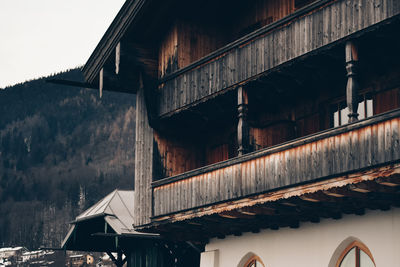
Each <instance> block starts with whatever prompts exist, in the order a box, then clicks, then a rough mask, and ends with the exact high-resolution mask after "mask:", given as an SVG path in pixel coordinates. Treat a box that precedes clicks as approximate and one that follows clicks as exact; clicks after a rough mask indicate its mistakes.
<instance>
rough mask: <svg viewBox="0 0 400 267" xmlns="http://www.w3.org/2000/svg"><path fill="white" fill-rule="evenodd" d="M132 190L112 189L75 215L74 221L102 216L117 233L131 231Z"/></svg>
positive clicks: (132, 212)
mask: <svg viewBox="0 0 400 267" xmlns="http://www.w3.org/2000/svg"><path fill="white" fill-rule="evenodd" d="M133 194H134V191H122V190H114V191H113V192H111V193H110V194H108V195H107V196H106V197H104V198H103V199H101V200H100V201H99V202H97V203H96V204H95V205H93V206H92V207H90V208H89V209H87V210H86V211H84V212H83V213H82V214H80V215H79V216H78V217H76V219H75V221H74V223H75V224H76V223H78V222H81V221H85V220H90V219H92V218H94V217H99V216H104V218H105V220H106V221H107V223H109V224H110V226H111V227H112V228H113V230H114V231H115V232H116V233H117V234H122V233H130V232H132V231H133V214H134V211H133V209H134V197H133Z"/></svg>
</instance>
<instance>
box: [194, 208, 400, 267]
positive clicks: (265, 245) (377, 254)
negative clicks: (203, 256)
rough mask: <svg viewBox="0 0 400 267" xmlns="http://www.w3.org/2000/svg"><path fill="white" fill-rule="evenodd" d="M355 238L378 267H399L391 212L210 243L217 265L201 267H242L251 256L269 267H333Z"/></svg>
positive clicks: (397, 231)
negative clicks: (338, 252)
mask: <svg viewBox="0 0 400 267" xmlns="http://www.w3.org/2000/svg"><path fill="white" fill-rule="evenodd" d="M349 237H350V238H349ZM352 237H354V238H357V239H358V240H359V241H361V242H362V243H364V244H365V245H366V246H367V247H368V248H369V249H370V251H371V253H372V255H373V257H374V260H375V263H376V266H377V267H390V266H400V209H399V208H392V209H391V210H389V211H371V210H367V211H366V214H365V215H363V216H357V215H345V216H344V217H343V218H342V219H340V220H333V219H323V220H321V222H320V223H317V224H315V223H302V224H300V227H299V228H298V229H290V228H280V229H279V230H278V231H274V230H262V231H261V232H260V233H257V234H254V233H244V234H243V235H242V236H239V237H236V236H227V237H226V238H225V239H211V240H210V243H209V244H208V245H207V246H206V253H207V251H218V253H214V255H215V257H216V258H215V262H218V264H215V266H210V262H211V260H210V259H208V261H207V263H206V262H205V261H203V262H201V267H242V266H238V264H239V262H243V257H246V255H247V257H248V255H249V253H254V254H255V255H257V256H259V257H260V258H261V260H262V261H263V263H264V264H265V266H266V267H294V266H296V267H301V266H304V267H321V266H326V267H331V266H330V265H329V262H330V261H331V258H332V255H333V254H334V252H335V250H336V249H337V248H338V246H339V245H340V244H341V243H342V242H343V241H344V240H346V239H347V240H348V241H349V243H350V241H351V239H352ZM347 240H346V241H347ZM342 245H343V244H342ZM336 257H338V256H336Z"/></svg>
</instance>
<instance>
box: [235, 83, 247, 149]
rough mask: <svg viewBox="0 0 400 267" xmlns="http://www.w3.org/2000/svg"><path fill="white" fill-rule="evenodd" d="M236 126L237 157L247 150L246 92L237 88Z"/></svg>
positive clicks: (241, 88)
mask: <svg viewBox="0 0 400 267" xmlns="http://www.w3.org/2000/svg"><path fill="white" fill-rule="evenodd" d="M237 91H238V119H239V120H238V126H237V141H238V156H241V155H243V154H245V153H247V152H248V149H249V127H248V125H247V105H248V98H247V92H246V90H245V89H244V88H243V87H242V86H239V87H238V89H237Z"/></svg>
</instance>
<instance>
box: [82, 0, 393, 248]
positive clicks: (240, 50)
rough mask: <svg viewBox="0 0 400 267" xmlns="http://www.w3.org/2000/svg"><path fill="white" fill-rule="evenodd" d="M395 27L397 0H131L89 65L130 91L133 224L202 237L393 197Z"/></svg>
mask: <svg viewBox="0 0 400 267" xmlns="http://www.w3.org/2000/svg"><path fill="white" fill-rule="evenodd" d="M150 14H151V15H150ZM154 17H157V18H158V19H157V20H155V19H152V18H154ZM399 29H400V3H399V1H398V0H354V1H346V0H317V1H309V0H307V1H301V0H284V1H278V0H257V1H251V3H250V2H246V1H217V3H214V2H213V1H204V2H201V1H200V2H192V3H190V4H188V3H186V1H183V0H173V1H158V0H153V1H150V0H148V1H145V0H137V1H127V3H126V4H125V6H124V8H123V10H122V11H121V12H120V14H119V16H117V18H116V20H115V22H114V23H113V25H112V27H110V30H109V32H107V33H106V35H105V37H104V38H103V41H102V42H101V43H100V44H99V46H98V48H97V49H96V50H95V53H94V54H93V55H92V57H91V59H89V61H88V63H87V64H86V66H85V68H84V73H85V76H86V79H87V82H88V84H90V85H91V86H93V87H95V86H99V85H101V86H102V87H103V89H104V90H116V91H124V92H130V93H137V117H136V138H137V140H136V157H135V158H136V162H135V164H136V165H135V194H136V197H135V198H136V213H137V214H135V219H136V221H135V225H136V227H137V228H138V229H141V230H143V229H145V230H148V231H154V232H159V233H162V234H165V235H166V236H170V237H171V238H174V234H173V233H175V232H177V231H178V232H180V233H181V234H179V239H182V240H199V239H202V238H201V237H204V236H205V237H212V236H218V235H219V231H220V232H221V233H223V235H225V234H232V233H235V234H238V232H240V231H239V230H238V229H239V228H241V227H244V228H245V229H246V230H249V231H257V229H259V228H262V227H270V228H277V227H281V226H289V225H292V226H296V225H298V222H299V221H301V220H311V221H318V218H319V217H323V216H328V217H329V216H331V217H340V216H339V215H338V214H341V213H343V212H348V213H357V212H358V213H359V210H360V209H364V208H377V206H376V205H375V204H374V203H373V201H371V200H370V199H369V196H367V195H365V194H364V193H367V192H372V194H377V195H378V198H379V201H380V202H379V201H378V202H379V203H381V204H380V206H379V207H380V208H382V209H386V208H387V207H388V206H389V207H390V205H398V204H399V196H398V194H397V191H395V190H391V189H388V188H386V189H382V184H383V187H384V186H385V185H386V186H389V187H393V188H397V186H398V184H399V182H398V171H399V168H398V163H399V161H400V152H399V151H400V150H399V142H400V136H399V134H400V128H399V127H400V126H399V118H400V111H399V108H400V95H399V90H400V75H399V74H400V53H399V51H398V47H400V37H399V35H398V32H399ZM114 48H116V53H115V56H114V50H113V49H114ZM117 66H118V67H117ZM117 69H118V71H116V70H117ZM100 70H102V71H100ZM100 72H101V73H103V74H102V75H99V73H100ZM346 108H347V109H346ZM377 179H378V180H377ZM324 181H325V182H326V183H324ZM378 181H379V182H378ZM357 186H359V188H358V187H357ZM305 188H306V189H305ZM357 188H358V189H357ZM360 188H361V189H360ZM357 190H358V191H357ZM362 190H364V191H362ZM293 192H295V193H293ZM310 194H311V195H310ZM321 194H322V195H324V196H325V197H321ZM335 194H336V195H335ZM360 194H361V195H360ZM363 194H364V195H363ZM339 195H340V196H341V197H346V199H345V200H343V199H341V200H340V199H339V198H340V197H339ZM299 198H301V199H300V200H299ZM285 199H286V200H287V201H288V202H290V203H289V205H286V204H282V203H281V202H284V201H285ZM313 200H315V201H314V202H320V203H322V202H324V204H321V205H320V207H319V208H318V207H314V206H312V205H313V204H310V203H309V202H313ZM342 200H343V201H342ZM325 202H326V203H325ZM339 202H340V203H342V204H343V205H342V204H340V203H339ZM353 202H354V203H358V204H359V205H358V204H357V205H358V206H357V207H355V206H354V205H353V204H351V203H353ZM378 202H377V203H378ZM307 203H308V204H310V205H311V206H310V205H308V204H307ZM296 205H297V207H298V210H295V211H293V210H292V211H290V212H289V215H290V216H289V215H288V217H287V218H289V219H290V220H289V219H285V218H286V217H285V218H283V217H282V213H283V214H286V213H285V212H287V206H291V207H294V206H296ZM352 205H353V206H352ZM349 207H350V208H349ZM379 207H378V208H379ZM321 208H326V209H327V210H328V211H327V212H328V213H329V214H328V215H327V214H325V213H323V212H320V210H321ZM271 209H272V210H274V211H273V212H271V211H268V210H271ZM289 209H290V208H289ZM299 210H301V211H299ZM249 216H250V217H249ZM254 216H255V217H254ZM265 216H267V217H265ZM268 216H269V217H268ZM254 218H255V219H256V222H255V223H252V224H251V225H253V227H252V228H246V227H245V226H246V225H247V224H249V220H250V219H254ZM293 218H294V219H293ZM296 218H297V219H296ZM232 220H236V221H232ZM265 220H266V221H265ZM257 222H259V223H257ZM219 223H221V224H222V225H224V226H225V227H226V229H227V230H223V229H220V228H219V227H218V224H219ZM296 223H297V224H296ZM213 225H214V226H213ZM194 228H195V229H194ZM174 229H175V230H174ZM176 229H179V230H176ZM192 230H193V231H192ZM171 233H172V234H171ZM193 233H197V236H193V235H192V234H193ZM177 236H178V235H177Z"/></svg>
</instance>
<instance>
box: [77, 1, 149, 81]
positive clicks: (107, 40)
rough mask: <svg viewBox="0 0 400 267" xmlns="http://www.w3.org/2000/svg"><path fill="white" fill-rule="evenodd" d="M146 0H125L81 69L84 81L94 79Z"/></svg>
mask: <svg viewBox="0 0 400 267" xmlns="http://www.w3.org/2000/svg"><path fill="white" fill-rule="evenodd" d="M146 2H148V0H127V1H126V2H125V4H124V5H123V6H122V8H121V10H120V11H119V12H118V14H117V16H116V17H115V19H114V20H113V22H112V23H111V25H110V27H109V28H108V29H107V31H106V33H105V34H104V36H103V37H102V38H101V40H100V42H99V43H98V45H97V46H96V48H95V50H94V51H93V53H92V54H91V56H90V57H89V59H88V61H87V62H86V64H85V66H84V67H83V69H82V72H83V75H84V77H85V81H86V82H88V83H92V82H93V81H94V79H95V78H96V76H97V75H98V73H99V72H100V70H101V68H102V67H103V65H104V64H105V62H106V61H107V59H108V58H109V57H110V55H111V54H112V53H113V51H114V49H115V48H116V46H117V44H118V42H119V41H120V40H121V38H122V36H123V35H124V34H125V32H126V31H127V29H128V27H129V26H130V25H131V24H132V22H133V21H134V20H135V18H137V17H138V14H139V12H140V11H141V10H142V9H143V7H144V5H145V3H146Z"/></svg>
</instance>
